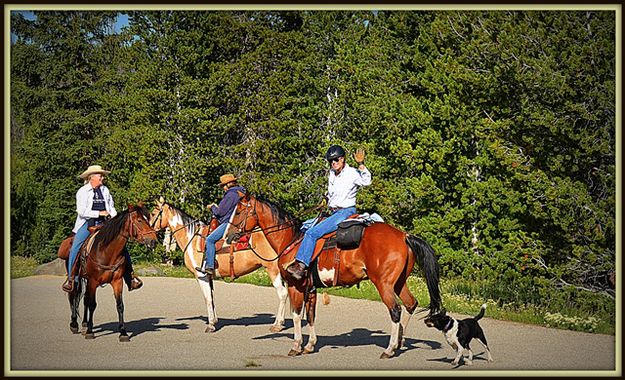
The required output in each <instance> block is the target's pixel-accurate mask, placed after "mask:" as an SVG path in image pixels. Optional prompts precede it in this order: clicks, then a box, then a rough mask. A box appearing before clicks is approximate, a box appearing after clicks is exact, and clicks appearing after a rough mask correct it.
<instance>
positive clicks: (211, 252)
mask: <svg viewBox="0 0 625 380" xmlns="http://www.w3.org/2000/svg"><path fill="white" fill-rule="evenodd" d="M226 227H228V223H222V224H220V225H219V227H217V228H215V230H214V231H213V232H211V233H210V235H208V236H207V237H206V249H205V252H206V259H205V260H206V264H205V265H204V268H211V269H215V243H217V242H218V241H219V240H221V238H223V237H224V232H226Z"/></svg>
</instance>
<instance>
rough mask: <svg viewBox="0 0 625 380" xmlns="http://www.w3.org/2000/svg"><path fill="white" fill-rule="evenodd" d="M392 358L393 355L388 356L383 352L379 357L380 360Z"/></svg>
mask: <svg viewBox="0 0 625 380" xmlns="http://www.w3.org/2000/svg"><path fill="white" fill-rule="evenodd" d="M392 357H393V355H389V354H387V353H386V352H383V353H382V355H380V359H390V358H392Z"/></svg>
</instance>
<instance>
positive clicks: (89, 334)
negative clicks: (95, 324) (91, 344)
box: [85, 333, 95, 339]
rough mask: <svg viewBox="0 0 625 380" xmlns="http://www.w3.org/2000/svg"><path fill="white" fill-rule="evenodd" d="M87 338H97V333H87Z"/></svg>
mask: <svg viewBox="0 0 625 380" xmlns="http://www.w3.org/2000/svg"><path fill="white" fill-rule="evenodd" d="M85 339H95V335H93V333H85Z"/></svg>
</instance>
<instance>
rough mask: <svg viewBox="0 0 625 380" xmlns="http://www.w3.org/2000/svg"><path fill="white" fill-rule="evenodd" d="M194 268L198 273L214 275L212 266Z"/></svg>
mask: <svg viewBox="0 0 625 380" xmlns="http://www.w3.org/2000/svg"><path fill="white" fill-rule="evenodd" d="M195 270H196V271H198V272H200V273H204V274H207V275H209V276H214V275H215V269H214V268H206V266H205V267H203V268H200V267H195Z"/></svg>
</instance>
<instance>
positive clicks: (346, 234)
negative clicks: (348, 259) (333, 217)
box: [336, 219, 367, 249]
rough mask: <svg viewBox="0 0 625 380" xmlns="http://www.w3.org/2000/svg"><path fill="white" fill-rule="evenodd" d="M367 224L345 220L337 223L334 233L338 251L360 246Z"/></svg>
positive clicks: (361, 221)
mask: <svg viewBox="0 0 625 380" xmlns="http://www.w3.org/2000/svg"><path fill="white" fill-rule="evenodd" d="M366 226H367V223H366V222H365V221H363V220H354V219H347V220H344V221H342V222H341V223H339V228H338V230H337V231H336V245H337V247H339V248H340V249H354V248H358V247H359V246H360V240H361V239H362V235H363V233H364V231H365V227H366Z"/></svg>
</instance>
